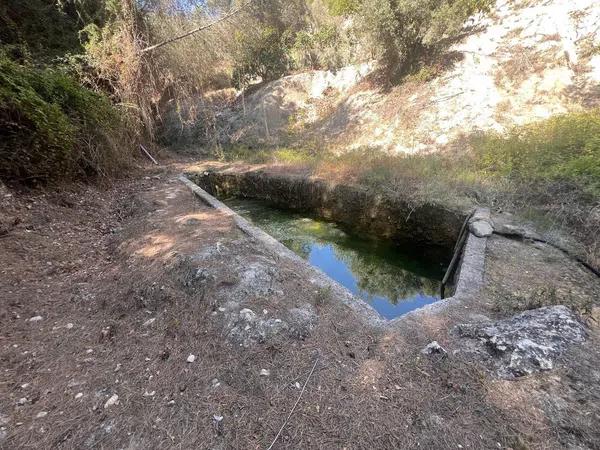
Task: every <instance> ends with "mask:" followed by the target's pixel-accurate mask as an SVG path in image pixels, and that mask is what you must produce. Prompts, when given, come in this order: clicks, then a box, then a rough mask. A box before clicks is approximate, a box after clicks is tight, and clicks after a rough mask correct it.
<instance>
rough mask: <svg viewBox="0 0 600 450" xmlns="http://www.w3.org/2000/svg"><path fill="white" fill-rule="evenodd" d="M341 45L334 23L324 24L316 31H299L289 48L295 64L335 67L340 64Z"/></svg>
mask: <svg viewBox="0 0 600 450" xmlns="http://www.w3.org/2000/svg"><path fill="white" fill-rule="evenodd" d="M340 45H343V43H342V42H341V38H340V36H339V33H338V30H337V28H336V27H335V26H334V25H324V26H322V27H321V28H319V29H318V30H317V31H314V32H311V31H306V30H303V31H299V32H298V33H296V38H295V41H294V45H293V46H292V48H291V54H292V58H293V59H294V62H295V65H296V66H297V67H300V68H310V69H336V68H339V67H341V66H342V63H343V57H342V55H341V54H340V52H339V47H340Z"/></svg>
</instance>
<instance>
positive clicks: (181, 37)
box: [140, 0, 254, 53]
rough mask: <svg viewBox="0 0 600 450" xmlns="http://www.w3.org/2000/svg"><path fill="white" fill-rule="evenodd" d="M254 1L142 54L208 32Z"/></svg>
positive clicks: (149, 48) (155, 45) (160, 43)
mask: <svg viewBox="0 0 600 450" xmlns="http://www.w3.org/2000/svg"><path fill="white" fill-rule="evenodd" d="M253 1H254V0H248V1H247V2H246V3H244V4H243V5H242V6H240V7H239V8H235V9H233V10H231V11H230V12H228V13H227V14H225V15H224V16H221V17H219V18H218V19H217V20H215V21H213V22H210V23H207V24H206V25H202V26H199V27H197V28H194V29H192V30H190V31H187V32H185V33H183V34H180V35H179V36H175V37H172V38H169V39H166V40H164V41H162V42H159V43H158V44H154V45H151V46H150V47H146V48H144V49H142V50H141V51H140V52H141V53H146V52H150V51H152V50H156V49H157V48H160V47H163V46H165V45H167V44H171V43H172V42H175V41H178V40H180V39H183V38H186V37H188V36H191V35H192V34H195V33H198V32H200V31H202V30H206V29H207V28H210V27H212V26H213V25H216V24H217V23H219V22H223V21H225V20H227V19H229V18H230V17H232V16H234V15H236V14H237V13H239V12H240V11H242V10H244V9H245V8H246V7H247V6H248V5H250V4H251V3H252V2H253Z"/></svg>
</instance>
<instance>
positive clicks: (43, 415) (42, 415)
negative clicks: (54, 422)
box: [35, 411, 48, 419]
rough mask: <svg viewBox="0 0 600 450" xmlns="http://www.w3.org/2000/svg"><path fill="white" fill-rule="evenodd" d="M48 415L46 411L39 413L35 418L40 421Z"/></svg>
mask: <svg viewBox="0 0 600 450" xmlns="http://www.w3.org/2000/svg"><path fill="white" fill-rule="evenodd" d="M47 415H48V413H47V412H46V411H40V412H39V413H37V414H36V416H35V417H36V418H37V419H41V418H42V417H46V416H47Z"/></svg>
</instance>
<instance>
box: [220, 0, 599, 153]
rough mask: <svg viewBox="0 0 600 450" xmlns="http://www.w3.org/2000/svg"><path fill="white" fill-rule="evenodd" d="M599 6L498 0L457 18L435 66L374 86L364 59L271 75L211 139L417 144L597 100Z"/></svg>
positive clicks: (588, 1) (435, 145) (224, 116)
mask: <svg viewBox="0 0 600 450" xmlns="http://www.w3.org/2000/svg"><path fill="white" fill-rule="evenodd" d="M598 24H600V5H599V4H598V3H597V2H596V1H594V0H577V1H572V2H565V1H563V0H546V1H531V0H517V1H510V0H499V1H498V2H497V5H496V7H495V9H494V10H493V11H492V12H491V13H490V14H487V15H486V16H485V17H473V18H471V19H470V20H469V22H468V23H467V24H465V37H464V38H463V39H462V41H460V42H459V43H457V44H455V45H453V46H452V47H451V48H450V49H449V51H448V53H447V58H446V61H445V63H444V66H445V67H443V68H442V67H440V66H438V67H437V68H436V69H435V75H436V76H431V75H432V73H431V70H430V69H427V70H426V71H422V72H421V73H419V74H417V75H415V76H412V77H409V78H408V79H407V80H406V81H405V82H403V83H402V84H400V85H399V86H396V87H394V88H391V89H387V90H385V89H382V88H381V87H379V86H377V85H376V83H374V82H372V80H371V79H370V78H372V77H369V76H368V75H369V74H370V73H373V68H374V64H363V65H361V66H355V67H347V68H344V69H342V70H341V71H338V72H337V73H335V74H334V73H331V72H324V71H314V72H307V73H301V74H295V75H290V76H287V77H284V78H281V79H279V80H277V81H274V82H271V83H269V84H267V85H265V86H263V87H261V88H260V89H258V90H257V91H256V92H254V93H253V94H251V95H247V96H246V98H244V99H243V101H242V98H241V96H238V98H237V101H236V102H235V106H234V107H233V108H232V109H229V110H227V111H225V112H221V113H220V114H219V115H218V119H219V120H218V123H219V124H220V125H219V140H220V141H221V142H227V143H247V144H250V143H257V144H260V143H262V142H269V143H271V144H276V145H290V144H291V145H294V144H298V143H301V144H302V145H307V144H318V145H319V146H320V147H321V148H322V146H323V145H325V144H324V143H325V142H326V143H327V144H326V145H327V147H329V148H331V149H347V148H356V147H362V146H367V147H374V148H381V149H384V150H387V151H392V152H407V153H412V152H416V151H423V150H425V151H427V150H435V149H439V148H443V147H445V146H447V145H451V144H452V143H455V142H460V138H461V136H464V135H466V134H470V133H472V132H474V131H477V130H490V129H491V130H498V131H501V130H504V129H507V128H509V127H510V126H512V125H515V124H523V123H528V122H531V121H535V120H539V119H544V118H547V117H549V116H551V115H554V114H558V113H563V112H567V111H573V110H580V109H583V108H590V107H595V106H598V105H600V25H598Z"/></svg>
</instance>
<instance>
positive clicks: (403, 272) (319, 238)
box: [226, 199, 443, 318]
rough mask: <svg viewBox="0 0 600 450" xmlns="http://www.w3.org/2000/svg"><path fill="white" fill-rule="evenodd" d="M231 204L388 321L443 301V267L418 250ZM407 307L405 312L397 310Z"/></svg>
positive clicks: (259, 205) (260, 205) (250, 203)
mask: <svg viewBox="0 0 600 450" xmlns="http://www.w3.org/2000/svg"><path fill="white" fill-rule="evenodd" d="M226 203H227V204H228V205H229V206H230V207H231V208H232V209H233V210H235V211H236V212H238V213H239V214H241V215H243V216H245V217H246V218H248V219H249V220H251V221H252V222H253V223H254V224H255V225H256V226H258V227H260V228H262V229H263V230H265V231H266V232H267V233H269V234H270V235H271V236H273V237H274V238H275V239H278V240H279V241H280V242H282V243H283V244H284V245H285V246H286V247H288V248H289V249H291V250H292V251H294V252H295V253H296V254H298V255H300V256H301V257H303V258H304V259H307V260H309V261H310V262H311V263H312V264H313V265H315V266H317V267H319V268H320V269H321V270H323V271H324V272H326V273H327V274H328V275H330V276H331V277H332V278H334V279H336V280H337V281H338V282H340V283H341V284H343V285H345V286H346V287H347V288H348V289H350V290H351V291H353V292H354V293H355V294H358V295H360V296H361V297H362V298H364V299H365V300H367V301H371V302H372V304H373V306H374V307H375V309H377V310H379V312H380V313H381V314H382V315H384V316H385V317H388V318H391V317H395V316H397V315H399V314H403V313H405V312H407V311H408V310H410V309H414V308H417V307H420V306H423V304H427V303H431V302H433V301H435V300H436V299H438V298H439V297H438V295H439V288H440V280H441V278H442V276H443V267H442V265H441V264H440V263H439V262H436V261H428V260H426V259H424V258H423V257H422V255H420V254H419V253H418V252H416V251H408V250H404V249H401V248H399V247H397V246H395V245H393V244H392V243H390V242H384V241H373V240H367V239H361V238H360V237H357V236H354V235H351V234H347V233H345V232H344V231H343V230H341V229H340V228H339V227H338V226H337V225H336V224H334V223H331V222H325V221H322V220H316V219H312V218H309V217H306V216H303V215H301V214H298V213H294V212H290V211H285V210H281V209H277V208H273V207H271V206H269V205H267V204H266V203H264V202H261V201H256V200H245V199H232V200H229V201H226ZM385 302H387V303H389V305H385ZM403 302H404V303H406V305H404V307H394V306H395V305H396V306H397V305H401V304H402V303H403ZM413 304H414V307H412V305H413Z"/></svg>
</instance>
